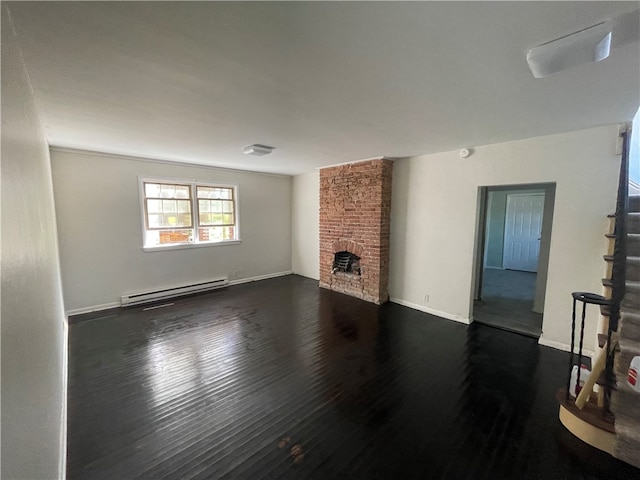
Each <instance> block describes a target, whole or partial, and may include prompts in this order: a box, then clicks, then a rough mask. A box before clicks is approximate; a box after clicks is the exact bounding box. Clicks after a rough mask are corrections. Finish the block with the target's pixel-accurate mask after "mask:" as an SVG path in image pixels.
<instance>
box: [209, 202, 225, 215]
mask: <svg viewBox="0 0 640 480" xmlns="http://www.w3.org/2000/svg"><path fill="white" fill-rule="evenodd" d="M211 210H212V211H213V212H216V213H218V212H222V202H221V201H219V200H213V201H212V202H211Z"/></svg>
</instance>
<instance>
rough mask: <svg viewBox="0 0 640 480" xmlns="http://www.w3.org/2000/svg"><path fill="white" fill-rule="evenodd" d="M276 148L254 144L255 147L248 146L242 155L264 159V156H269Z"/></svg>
mask: <svg viewBox="0 0 640 480" xmlns="http://www.w3.org/2000/svg"><path fill="white" fill-rule="evenodd" d="M273 149H274V147H269V146H267V145H260V144H257V143H254V144H253V145H247V146H246V147H244V148H243V149H242V153H244V154H245V155H255V156H256V157H262V156H263V155H269V154H270V153H271V152H272V151H273Z"/></svg>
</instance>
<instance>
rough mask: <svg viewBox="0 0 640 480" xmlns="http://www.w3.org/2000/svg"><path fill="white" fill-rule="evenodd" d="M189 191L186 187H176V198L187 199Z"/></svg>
mask: <svg viewBox="0 0 640 480" xmlns="http://www.w3.org/2000/svg"><path fill="white" fill-rule="evenodd" d="M189 190H191V189H190V188H189V187H188V186H187V185H176V198H189V197H190V195H189Z"/></svg>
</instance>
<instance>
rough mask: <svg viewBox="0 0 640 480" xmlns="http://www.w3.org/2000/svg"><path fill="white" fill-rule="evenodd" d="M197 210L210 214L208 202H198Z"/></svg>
mask: <svg viewBox="0 0 640 480" xmlns="http://www.w3.org/2000/svg"><path fill="white" fill-rule="evenodd" d="M198 210H200V212H210V211H211V203H210V202H209V200H198Z"/></svg>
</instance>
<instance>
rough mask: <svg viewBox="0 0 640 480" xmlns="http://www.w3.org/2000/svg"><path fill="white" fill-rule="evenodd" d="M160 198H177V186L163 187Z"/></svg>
mask: <svg viewBox="0 0 640 480" xmlns="http://www.w3.org/2000/svg"><path fill="white" fill-rule="evenodd" d="M160 187H161V191H160V196H161V197H162V198H173V197H175V196H176V186H175V185H161V186H160Z"/></svg>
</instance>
